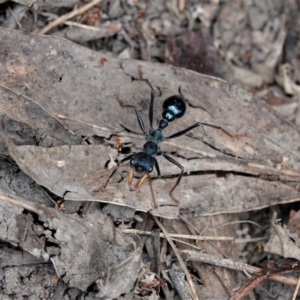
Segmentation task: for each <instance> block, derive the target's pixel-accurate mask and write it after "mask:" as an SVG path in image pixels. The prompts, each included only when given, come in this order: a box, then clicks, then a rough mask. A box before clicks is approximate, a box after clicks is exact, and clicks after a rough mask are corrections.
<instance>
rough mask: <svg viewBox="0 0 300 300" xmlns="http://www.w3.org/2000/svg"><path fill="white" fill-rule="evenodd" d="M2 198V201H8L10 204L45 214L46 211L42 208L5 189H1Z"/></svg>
mask: <svg viewBox="0 0 300 300" xmlns="http://www.w3.org/2000/svg"><path fill="white" fill-rule="evenodd" d="M0 199H1V200H2V201H5V202H8V203H10V204H13V205H16V206H19V207H22V208H24V209H26V210H29V211H31V212H34V213H36V214H38V215H44V214H45V212H44V211H43V210H42V209H39V208H37V207H36V206H35V205H32V204H31V203H30V202H29V201H26V200H24V199H22V198H19V197H18V196H15V195H12V194H8V193H5V192H4V191H3V190H0Z"/></svg>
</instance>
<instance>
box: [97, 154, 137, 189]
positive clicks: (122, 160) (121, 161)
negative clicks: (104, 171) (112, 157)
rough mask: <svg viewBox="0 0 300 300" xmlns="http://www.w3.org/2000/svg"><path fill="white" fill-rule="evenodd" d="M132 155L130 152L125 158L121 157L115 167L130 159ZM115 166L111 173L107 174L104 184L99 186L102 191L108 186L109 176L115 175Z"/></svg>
mask: <svg viewBox="0 0 300 300" xmlns="http://www.w3.org/2000/svg"><path fill="white" fill-rule="evenodd" d="M133 155H134V153H132V154H130V155H128V156H126V157H125V158H123V159H121V160H120V161H119V162H118V164H117V167H118V166H119V165H121V164H122V163H123V162H125V161H127V160H129V159H131V158H132V157H133ZM117 167H116V168H115V169H114V170H113V171H112V173H111V174H110V175H109V177H108V179H107V180H106V182H105V184H104V186H103V187H102V188H101V190H102V191H104V190H105V189H106V187H107V186H108V184H109V182H110V180H111V178H112V177H113V176H114V175H115V173H116V171H117Z"/></svg>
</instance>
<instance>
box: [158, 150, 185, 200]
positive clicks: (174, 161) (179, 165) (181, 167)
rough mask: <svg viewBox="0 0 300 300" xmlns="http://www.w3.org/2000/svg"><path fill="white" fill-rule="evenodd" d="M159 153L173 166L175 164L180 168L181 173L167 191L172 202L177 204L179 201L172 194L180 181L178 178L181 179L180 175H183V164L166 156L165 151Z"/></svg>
mask: <svg viewBox="0 0 300 300" xmlns="http://www.w3.org/2000/svg"><path fill="white" fill-rule="evenodd" d="M161 155H162V156H163V157H164V158H165V159H166V160H168V161H169V162H170V163H172V164H174V165H175V166H177V167H178V168H179V169H180V170H181V173H180V174H179V176H178V178H177V180H176V183H175V184H174V186H173V187H172V188H171V190H170V192H169V195H170V197H171V199H172V200H173V201H174V202H176V203H178V204H179V203H180V201H179V200H177V199H176V198H175V197H174V196H173V192H174V190H175V189H176V187H177V186H178V185H179V183H180V180H181V178H182V175H183V171H184V168H183V166H182V165H181V164H180V163H179V162H177V161H176V160H175V159H173V158H172V157H170V156H168V155H167V154H165V153H163V152H162V153H161Z"/></svg>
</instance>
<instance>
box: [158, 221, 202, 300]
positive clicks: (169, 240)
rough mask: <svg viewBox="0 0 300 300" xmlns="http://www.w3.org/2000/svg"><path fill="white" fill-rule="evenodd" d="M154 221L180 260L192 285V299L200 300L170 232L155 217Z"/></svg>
mask: <svg viewBox="0 0 300 300" xmlns="http://www.w3.org/2000/svg"><path fill="white" fill-rule="evenodd" d="M153 219H154V220H155V222H156V224H157V225H158V227H159V228H160V229H161V231H162V232H163V233H164V235H165V237H166V239H167V241H168V243H169V244H170V246H171V247H172V249H173V251H174V253H175V255H176V257H177V259H178V262H179V264H180V267H181V268H182V270H183V271H184V273H185V276H186V279H187V281H188V283H189V285H190V291H191V292H192V295H191V296H192V298H193V299H194V300H198V299H199V298H198V296H197V293H196V289H195V285H194V282H193V279H192V277H191V274H190V273H189V271H188V269H187V267H186V265H185V263H184V261H183V259H182V258H181V256H180V252H179V251H178V249H177V248H176V246H175V244H174V243H173V241H172V239H171V237H170V235H169V233H168V231H167V230H166V229H165V228H164V226H163V225H162V224H161V222H160V221H159V220H158V218H157V217H155V216H153Z"/></svg>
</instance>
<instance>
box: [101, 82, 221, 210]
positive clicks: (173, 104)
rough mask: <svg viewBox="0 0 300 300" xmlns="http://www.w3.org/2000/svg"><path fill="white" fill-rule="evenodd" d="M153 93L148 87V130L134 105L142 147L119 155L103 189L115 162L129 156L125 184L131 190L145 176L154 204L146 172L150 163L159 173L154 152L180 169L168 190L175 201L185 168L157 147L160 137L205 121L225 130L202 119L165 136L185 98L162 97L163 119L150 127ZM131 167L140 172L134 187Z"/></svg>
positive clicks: (190, 128)
mask: <svg viewBox="0 0 300 300" xmlns="http://www.w3.org/2000/svg"><path fill="white" fill-rule="evenodd" d="M154 97H155V92H154V90H153V88H152V87H151V98H150V105H149V115H148V118H149V123H150V130H149V133H148V134H147V132H146V130H145V125H144V121H143V119H142V117H141V114H140V112H139V111H138V109H137V108H136V107H134V110H135V114H136V117H137V120H138V123H139V125H140V128H141V130H142V132H143V134H144V136H145V138H146V143H145V144H144V146H143V150H142V151H141V152H137V153H132V154H130V155H128V156H127V157H125V158H123V159H121V160H120V161H119V162H118V164H117V167H116V168H115V169H114V170H113V172H112V173H111V175H110V176H109V178H108V180H107V181H106V183H105V185H104V186H103V188H102V190H103V189H105V188H106V186H107V185H108V183H109V181H110V179H111V178H112V177H113V175H114V174H115V172H116V169H117V168H118V166H119V165H121V164H122V163H124V162H125V161H128V160H130V163H129V164H130V172H129V176H128V185H129V187H130V189H131V190H137V189H139V188H140V187H141V185H142V184H143V182H144V181H145V179H146V178H148V179H149V183H150V188H151V194H152V199H153V203H154V205H155V207H157V204H156V201H155V197H154V193H153V189H152V185H151V177H150V175H149V174H150V173H151V172H152V171H153V167H155V169H156V172H157V175H158V177H161V173H160V169H159V165H158V162H157V160H156V158H155V156H158V155H162V156H163V157H164V158H165V159H166V160H168V161H169V162H170V163H172V164H174V165H176V166H177V167H178V168H179V169H180V170H181V172H180V174H179V176H178V178H177V180H176V183H175V184H174V186H173V187H172V188H171V190H170V192H169V195H170V197H171V199H172V200H173V201H174V202H176V203H179V201H178V200H177V199H176V198H175V197H174V196H173V192H174V190H175V189H176V187H177V186H178V185H179V183H180V180H181V178H182V175H183V172H184V168H183V166H182V165H181V164H180V163H179V162H177V161H176V160H175V159H173V158H172V157H170V156H169V155H167V154H166V153H165V152H163V151H162V150H161V149H160V143H161V142H163V141H166V140H170V139H174V138H177V137H179V136H181V135H183V134H185V133H187V132H189V131H190V130H192V129H194V128H195V127H198V126H200V125H205V126H209V127H213V128H217V129H221V130H224V129H223V128H221V127H220V126H216V125H212V124H207V123H203V122H197V123H195V124H194V125H192V126H190V127H188V128H186V129H184V130H181V131H179V132H177V133H174V134H172V135H170V136H164V135H163V132H162V131H163V130H164V129H165V128H166V127H167V126H168V124H169V123H170V122H172V121H174V120H175V119H178V118H181V117H182V116H183V115H184V114H185V111H186V104H185V102H186V101H185V99H184V97H183V96H181V95H173V96H170V97H168V98H167V99H166V100H165V101H164V103H163V106H162V107H163V113H162V119H161V120H159V122H158V128H156V129H153V103H154ZM224 131H225V130H224ZM225 132H226V131H225ZM134 171H135V172H137V173H140V174H142V177H141V178H140V179H139V180H138V182H137V184H136V186H135V188H132V187H131V183H132V179H133V174H134Z"/></svg>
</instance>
